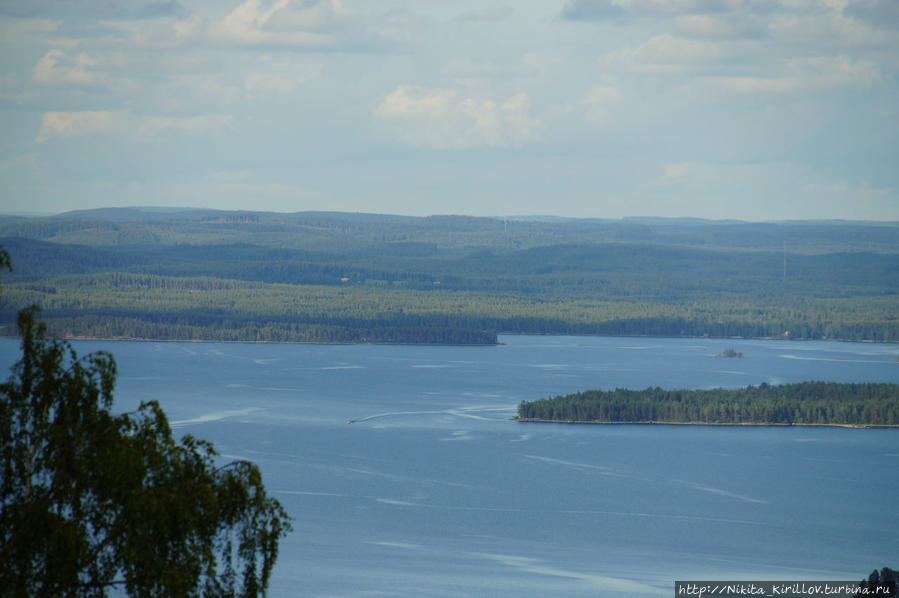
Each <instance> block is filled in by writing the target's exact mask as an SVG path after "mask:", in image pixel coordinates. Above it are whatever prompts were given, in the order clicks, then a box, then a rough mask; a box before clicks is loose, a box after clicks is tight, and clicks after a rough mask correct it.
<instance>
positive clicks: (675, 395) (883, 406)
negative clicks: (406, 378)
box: [518, 382, 899, 426]
mask: <svg viewBox="0 0 899 598" xmlns="http://www.w3.org/2000/svg"><path fill="white" fill-rule="evenodd" d="M518 417H519V419H522V420H545V421H566V422H608V423H632V422H657V423H705V424H818V425H825V424H829V425H884V426H899V385H897V384H838V383H834V382H801V383H798V384H784V385H780V386H770V385H768V384H761V385H760V386H749V387H747V388H742V389H736V390H726V389H721V388H716V389H712V390H664V389H661V388H647V389H645V390H629V389H623V388H617V389H615V390H609V391H602V390H588V391H584V392H579V393H575V394H570V395H564V396H557V397H552V398H545V399H540V400H538V401H530V402H528V401H525V402H522V403H521V404H520V405H519V406H518Z"/></svg>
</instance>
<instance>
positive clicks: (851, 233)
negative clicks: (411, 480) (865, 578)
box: [0, 209, 899, 344]
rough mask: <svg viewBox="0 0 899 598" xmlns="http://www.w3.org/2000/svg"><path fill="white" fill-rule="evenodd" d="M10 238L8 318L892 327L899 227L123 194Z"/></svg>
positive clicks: (477, 339) (161, 334) (27, 222)
mask: <svg viewBox="0 0 899 598" xmlns="http://www.w3.org/2000/svg"><path fill="white" fill-rule="evenodd" d="M0 235H11V236H10V237H8V238H7V239H5V240H4V241H3V242H4V243H5V244H6V245H7V247H10V248H13V249H14V251H15V255H16V260H17V263H18V266H19V267H18V268H17V272H16V273H15V274H14V276H13V277H12V278H11V281H10V282H11V285H10V286H9V290H8V295H9V298H10V300H11V302H12V304H13V308H11V309H7V310H6V311H3V312H0V319H2V320H3V321H5V322H10V323H11V322H12V321H13V320H14V314H15V309H17V308H20V307H23V306H25V305H28V304H30V303H31V302H39V303H40V304H41V305H42V306H44V308H45V312H44V317H45V318H46V320H47V321H48V324H49V325H50V326H51V330H53V331H54V332H55V333H57V334H61V335H68V336H97V337H122V338H157V339H181V340H187V339H203V340H245V341H252V340H269V341H279V340H289V341H312V342H404V343H407V342H423V343H457V344H469V343H474V344H483V343H492V342H495V338H496V333H498V332H513V333H551V334H607V335H654V336H714V337H770V338H790V339H824V338H827V339H844V340H876V341H899V319H897V317H896V314H897V313H899V296H897V294H896V289H897V288H899V269H897V268H896V255H897V253H899V228H897V227H896V226H893V225H882V226H875V225H864V224H841V225H840V224H827V223H819V224H797V225H786V224H777V225H775V224H758V225H749V224H742V223H727V224H724V223H718V224H709V223H702V222H695V221H688V222H669V221H662V223H657V222H643V221H623V222H604V221H594V220H576V221H558V222H536V221H528V222H523V221H514V222H512V221H510V222H504V221H502V220H497V219H490V218H466V217H431V218H407V217H396V216H377V215H367V214H356V215H353V214H326V213H302V214H263V213H249V212H215V211H210V210H195V211H182V212H172V213H165V212H150V211H146V212H145V211H141V210H137V209H130V210H100V211H93V212H87V213H82V214H73V215H71V216H69V217H59V218H47V219H40V218H33V219H23V218H6V219H4V218H0ZM13 235H15V236H13ZM784 240H787V241H788V243H789V247H790V253H789V254H788V255H786V256H785V254H784V252H783V242H784ZM785 257H786V258H787V262H788V265H787V269H786V276H784V274H785V272H784V268H783V265H784V258H785ZM10 328H11V327H10Z"/></svg>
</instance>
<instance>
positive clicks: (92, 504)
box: [0, 252, 290, 597]
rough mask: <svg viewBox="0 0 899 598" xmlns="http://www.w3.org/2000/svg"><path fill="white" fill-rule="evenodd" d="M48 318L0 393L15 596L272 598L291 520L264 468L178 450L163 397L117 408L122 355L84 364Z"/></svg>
mask: <svg viewBox="0 0 899 598" xmlns="http://www.w3.org/2000/svg"><path fill="white" fill-rule="evenodd" d="M0 264H4V265H8V256H6V254H5V253H3V252H0ZM36 311H37V309H36V308H30V309H26V310H23V311H22V312H21V313H20V314H19V319H18V325H19V329H20V330H21V334H22V356H21V359H20V361H19V362H18V363H17V364H16V365H15V366H14V368H13V375H12V376H11V377H10V379H9V381H8V382H6V383H5V384H3V385H2V386H0V468H2V469H0V588H3V595H4V596H23V597H26V596H27V597H32V596H106V595H107V594H108V592H109V591H110V590H111V589H112V588H123V589H124V590H125V591H126V592H127V593H128V595H131V596H172V597H178V596H209V597H212V596H216V597H226V596H259V595H264V594H265V590H266V587H267V585H268V581H269V577H270V574H271V571H272V567H273V565H274V564H275V560H276V558H277V556H278V543H279V540H280V539H281V538H282V537H283V536H284V535H285V534H286V533H287V532H288V531H289V530H290V518H289V517H288V515H287V513H286V512H285V511H284V509H283V508H282V506H281V505H280V504H279V503H278V501H277V500H275V499H273V498H270V497H268V496H267V495H266V492H265V488H264V487H263V484H262V477H261V475H260V472H259V470H258V468H257V467H256V466H255V465H253V464H252V463H249V462H246V461H236V462H232V463H230V464H227V465H224V466H216V456H217V453H216V452H215V450H214V448H213V447H212V445H211V444H210V443H208V442H206V441H203V440H197V439H195V438H193V437H192V436H185V437H183V438H182V439H181V440H180V442H177V441H176V440H175V439H174V438H173V437H172V432H171V429H170V427H169V425H168V422H167V420H166V417H165V414H164V413H163V411H162V409H160V407H159V405H158V404H157V403H156V402H149V403H144V404H142V405H141V406H140V408H139V409H138V410H137V411H136V412H133V413H124V414H120V415H116V414H114V413H112V412H111V410H110V408H111V406H112V402H113V387H114V383H115V376H116V366H115V361H114V360H113V358H112V356H111V355H109V354H107V353H94V354H91V355H88V356H87V357H84V358H80V359H79V358H78V356H77V355H76V354H75V351H74V350H73V349H72V347H71V346H70V345H69V344H68V343H66V342H64V341H59V340H53V339H48V338H47V336H46V331H45V327H44V325H43V324H40V323H38V322H37V321H36V318H35V314H36ZM120 592H121V590H117V593H120Z"/></svg>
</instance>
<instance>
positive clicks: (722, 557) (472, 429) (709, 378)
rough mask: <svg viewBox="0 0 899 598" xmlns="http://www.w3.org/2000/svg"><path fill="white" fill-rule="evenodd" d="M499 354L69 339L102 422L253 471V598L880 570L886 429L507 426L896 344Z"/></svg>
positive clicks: (890, 554)
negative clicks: (98, 378) (200, 441)
mask: <svg viewBox="0 0 899 598" xmlns="http://www.w3.org/2000/svg"><path fill="white" fill-rule="evenodd" d="M502 341H503V342H504V343H506V344H504V345H502V346H498V347H468V348H465V347H431V346H428V347H416V346H369V345H354V346H314V345H256V344H195V343H103V342H87V341H85V342H79V343H76V344H75V345H76V348H77V349H78V351H79V352H80V353H82V354H83V353H85V352H88V351H91V350H96V349H101V348H102V349H105V350H110V351H112V352H113V353H114V354H115V356H116V358H117V361H118V364H119V372H120V378H119V384H118V388H117V393H116V397H117V403H116V405H117V408H119V409H122V410H125V409H131V408H133V407H135V406H136V405H137V404H138V403H139V402H140V401H142V400H148V399H158V400H160V402H161V403H162V406H163V408H164V409H165V411H166V413H167V414H168V416H169V419H170V421H171V422H172V424H173V427H175V428H176V430H177V432H182V433H186V432H189V433H191V434H194V435H196V436H199V437H202V438H207V439H209V440H211V441H212V442H213V443H215V445H216V447H217V448H218V449H219V451H220V452H221V453H223V455H225V456H226V458H228V459H231V458H249V459H252V460H254V461H255V462H257V463H258V464H259V465H260V467H261V468H262V470H263V473H264V476H265V481H266V486H267V488H268V489H269V491H270V492H271V493H273V494H274V495H275V496H277V497H278V499H279V500H281V501H282V503H283V504H284V505H285V506H286V507H287V509H288V511H289V512H290V513H291V514H292V515H293V516H294V517H295V519H296V520H295V524H294V527H295V530H296V531H295V532H294V533H293V534H292V535H291V536H290V537H288V538H287V539H286V540H285V541H284V543H283V545H282V552H281V556H280V558H279V563H278V566H277V568H276V571H275V575H274V578H273V581H272V591H271V593H270V595H271V596H275V597H282V596H284V597H286V596H296V595H303V596H372V595H382V596H415V597H419V596H448V597H449V596H509V597H512V596H514V597H522V596H540V597H545V596H662V595H671V591H672V589H673V581H674V580H675V579H690V578H692V579H759V580H761V579H813V580H818V579H827V578H830V579H855V578H861V577H862V576H864V575H865V574H866V572H870V571H871V570H872V569H874V568H875V567H877V568H879V567H883V566H890V565H893V566H894V565H895V564H896V563H897V562H899V548H897V545H896V543H895V537H896V532H897V531H899V515H897V512H896V509H895V507H894V505H895V497H896V496H897V494H899V480H897V476H895V475H892V474H891V472H895V471H896V466H897V465H899V431H892V430H846V429H820V428H751V429H745V428H726V427H725V428H702V427H687V426H566V425H555V424H521V423H516V422H513V421H511V420H510V418H511V417H512V416H513V415H514V413H515V407H516V406H517V404H518V403H519V402H520V401H521V400H529V399H536V398H540V397H542V396H549V395H554V394H562V393H567V392H572V391H577V390H584V389H587V388H615V387H630V388H645V387H647V386H662V387H669V388H710V387H716V386H723V387H737V386H745V385H747V384H760V383H762V382H768V383H783V382H793V381H801V380H832V381H891V382H899V364H897V363H895V362H894V360H895V357H896V355H897V353H899V347H897V345H895V344H893V345H880V344H853V343H832V342H787V341H742V340H715V339H708V340H705V339H658V338H653V339H642V338H593V337H545V336H541V337H535V336H505V337H502ZM16 348H17V347H16V343H15V341H11V340H2V341H0V358H2V360H3V362H4V363H11V362H12V361H14V359H15V353H16ZM728 348H733V349H735V350H737V351H740V352H742V353H743V355H744V356H743V357H742V358H735V359H721V358H715V357H714V356H715V355H717V354H718V353H720V352H722V351H723V350H725V349H728ZM348 421H350V422H352V423H350V424H347V422H348Z"/></svg>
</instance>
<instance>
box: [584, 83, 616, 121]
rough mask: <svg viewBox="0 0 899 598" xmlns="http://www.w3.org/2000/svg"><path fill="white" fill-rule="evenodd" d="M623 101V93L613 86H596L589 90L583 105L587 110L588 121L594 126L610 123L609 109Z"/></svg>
mask: <svg viewBox="0 0 899 598" xmlns="http://www.w3.org/2000/svg"><path fill="white" fill-rule="evenodd" d="M620 100H621V92H620V91H619V90H618V88H617V87H615V86H612V85H594V86H593V87H591V88H590V89H588V90H587V93H586V94H585V95H584V99H583V100H581V104H582V105H583V106H584V109H585V117H586V119H587V120H588V121H589V122H591V123H594V124H603V123H606V122H608V121H609V109H610V108H611V107H612V106H613V105H614V104H617V103H618V102H619V101H620Z"/></svg>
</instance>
